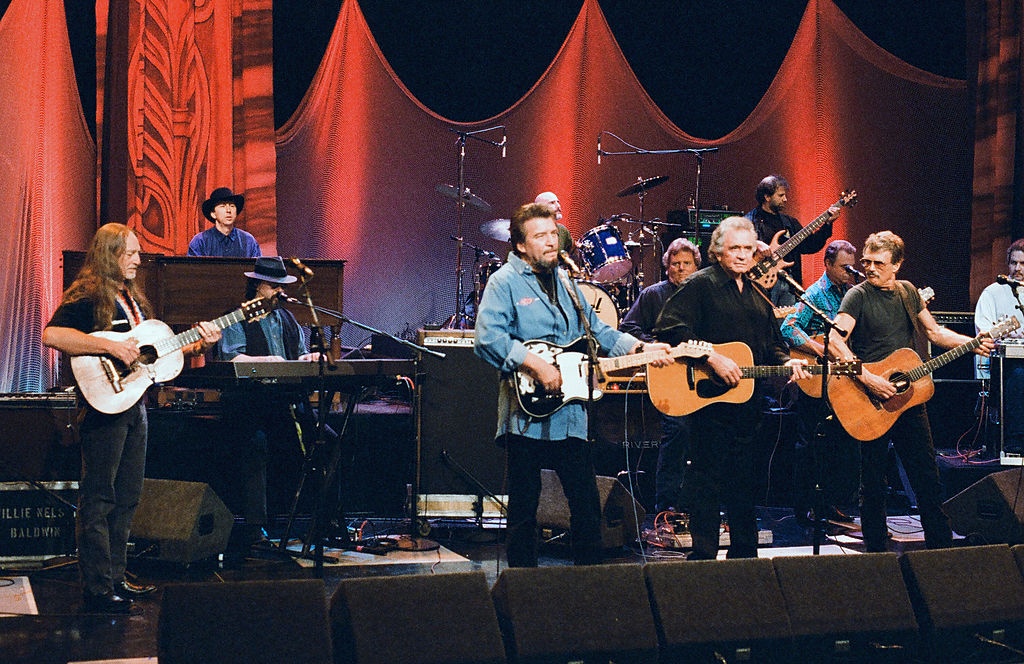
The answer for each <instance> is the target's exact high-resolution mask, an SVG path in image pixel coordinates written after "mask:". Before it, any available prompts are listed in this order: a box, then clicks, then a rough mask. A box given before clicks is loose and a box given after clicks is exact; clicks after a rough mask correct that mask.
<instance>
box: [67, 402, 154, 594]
mask: <svg viewBox="0 0 1024 664" xmlns="http://www.w3.org/2000/svg"><path fill="white" fill-rule="evenodd" d="M146 430H147V419H146V407H145V406H144V405H143V403H142V400H140V401H139V402H138V403H136V404H135V405H134V406H132V407H131V408H129V409H128V410H126V411H124V412H123V413H118V414H117V415H105V414H103V413H100V412H99V411H96V410H93V409H92V408H89V409H88V411H87V412H86V415H85V419H84V420H83V422H82V427H81V440H82V481H81V483H80V484H79V491H78V516H77V522H76V526H77V527H76V534H77V537H78V566H79V569H80V572H81V576H82V590H83V592H85V593H87V594H90V595H105V594H107V593H110V592H115V590H114V589H115V587H116V586H117V585H119V584H120V583H121V582H122V581H124V570H125V565H126V563H127V557H128V531H129V528H130V527H131V522H132V516H133V515H134V514H135V508H136V507H137V506H138V504H139V496H140V495H141V494H142V481H143V475H144V474H145V470H146Z"/></svg>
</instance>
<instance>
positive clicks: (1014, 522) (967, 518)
mask: <svg viewBox="0 0 1024 664" xmlns="http://www.w3.org/2000/svg"><path fill="white" fill-rule="evenodd" d="M942 507H943V509H944V510H945V511H946V514H948V515H949V518H950V521H951V522H952V524H953V530H955V531H956V532H958V533H959V534H961V535H963V536H964V537H970V538H973V539H980V540H981V541H982V542H984V543H996V542H1007V543H1010V544H1017V543H1021V542H1024V467H1022V468H1014V469H1011V470H1003V471H1000V472H998V473H992V474H991V475H987V476H985V477H983V478H982V479H980V480H978V481H977V482H975V483H974V484H972V485H971V486H969V487H967V488H966V489H964V490H963V491H961V492H960V493H958V494H956V495H955V496H953V497H952V498H950V499H949V500H947V501H946V502H945V503H944V504H943V506H942Z"/></svg>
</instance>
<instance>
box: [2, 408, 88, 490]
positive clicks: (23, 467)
mask: <svg viewBox="0 0 1024 664" xmlns="http://www.w3.org/2000/svg"><path fill="white" fill-rule="evenodd" d="M77 412H78V410H77V405H76V401H75V395H74V394H69V393H67V392H56V393H46V394H37V393H29V394H2V395H0V422H2V426H0V482H22V481H25V480H39V481H44V482H45V481H58V480H77V479H78V477H79V474H80V467H81V464H82V462H81V458H80V454H79V446H78V418H77Z"/></svg>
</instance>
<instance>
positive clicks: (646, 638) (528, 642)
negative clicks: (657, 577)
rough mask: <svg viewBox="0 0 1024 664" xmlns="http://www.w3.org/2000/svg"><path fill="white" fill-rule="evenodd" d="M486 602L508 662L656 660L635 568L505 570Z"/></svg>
mask: <svg viewBox="0 0 1024 664" xmlns="http://www.w3.org/2000/svg"><path fill="white" fill-rule="evenodd" d="M491 597H493V598H494V606H495V609H496V610H497V613H498V622H499V624H500V625H501V627H502V632H503V634H504V637H505V649H506V652H507V653H508V655H509V661H515V662H519V663H520V664H533V663H539V662H566V661H591V660H593V661H603V662H607V661H609V660H611V661H614V662H617V663H620V664H624V663H627V662H637V663H640V662H653V661H655V660H656V658H657V652H658V636H657V631H656V630H655V626H654V616H653V614H652V613H651V603H650V600H649V599H648V597H647V590H646V588H645V587H644V580H643V572H642V568H641V567H639V566H637V565H591V566H583V567H532V568H531V567H518V568H509V569H505V570H503V571H502V572H501V575H499V576H498V581H497V582H496V583H495V584H494V588H492V589H491Z"/></svg>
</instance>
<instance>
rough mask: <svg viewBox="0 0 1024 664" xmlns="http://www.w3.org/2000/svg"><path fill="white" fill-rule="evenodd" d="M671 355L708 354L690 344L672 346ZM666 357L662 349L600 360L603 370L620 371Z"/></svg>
mask: <svg viewBox="0 0 1024 664" xmlns="http://www.w3.org/2000/svg"><path fill="white" fill-rule="evenodd" d="M668 353H669V355H670V356H672V357H674V358H679V357H700V356H701V355H706V354H707V351H706V350H701V349H697V348H691V347H688V346H683V347H682V348H680V347H678V346H677V347H675V348H670V349H669V351H668ZM663 357H665V352H664V351H660V350H652V351H647V352H646V353H635V354H633V355H620V356H618V357H604V358H601V359H600V360H599V362H600V364H601V370H602V371H618V370H620V369H631V368H633V367H639V366H642V365H644V364H650V363H651V362H654V361H655V360H660V359H661V358H663Z"/></svg>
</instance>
